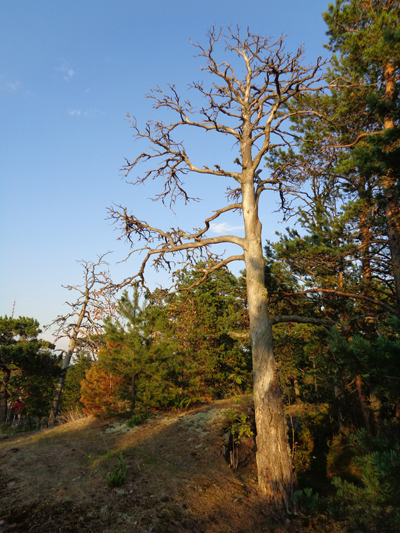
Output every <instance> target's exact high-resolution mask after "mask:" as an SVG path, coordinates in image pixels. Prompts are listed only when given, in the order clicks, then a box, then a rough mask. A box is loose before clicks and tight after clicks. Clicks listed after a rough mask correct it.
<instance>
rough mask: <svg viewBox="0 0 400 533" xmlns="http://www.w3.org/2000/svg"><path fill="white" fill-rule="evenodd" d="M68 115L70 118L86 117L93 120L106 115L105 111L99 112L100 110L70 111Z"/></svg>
mask: <svg viewBox="0 0 400 533" xmlns="http://www.w3.org/2000/svg"><path fill="white" fill-rule="evenodd" d="M68 115H69V116H70V117H86V118H92V117H96V116H99V115H105V113H104V111H99V110H98V109H87V110H86V111H83V110H82V109H69V110H68Z"/></svg>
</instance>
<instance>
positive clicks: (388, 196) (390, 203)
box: [383, 62, 400, 306]
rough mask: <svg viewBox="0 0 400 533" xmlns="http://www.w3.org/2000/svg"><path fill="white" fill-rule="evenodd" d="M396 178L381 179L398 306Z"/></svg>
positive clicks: (390, 88)
mask: <svg viewBox="0 0 400 533" xmlns="http://www.w3.org/2000/svg"><path fill="white" fill-rule="evenodd" d="M394 72H395V69H394V66H393V64H392V63H390V62H389V63H388V64H387V65H386V66H385V71H384V79H385V99H386V100H387V101H388V103H392V102H393V98H394V89H395V79H394ZM394 126H395V124H394V120H393V118H392V116H391V115H390V114H388V115H387V116H386V117H385V121H384V128H385V130H388V129H391V128H394ZM396 189H397V187H396V180H395V178H394V177H393V176H391V175H390V174H389V175H387V176H385V177H384V179H383V192H384V195H385V215H386V226H387V235H388V241H389V248H390V255H391V260H392V272H393V276H394V281H395V290H396V299H397V305H398V306H400V206H399V198H398V193H396Z"/></svg>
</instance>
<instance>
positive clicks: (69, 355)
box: [49, 336, 76, 426]
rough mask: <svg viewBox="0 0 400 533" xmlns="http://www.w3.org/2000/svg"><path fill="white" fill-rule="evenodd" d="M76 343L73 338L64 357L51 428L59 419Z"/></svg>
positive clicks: (50, 423)
mask: <svg viewBox="0 0 400 533" xmlns="http://www.w3.org/2000/svg"><path fill="white" fill-rule="evenodd" d="M75 343H76V337H75V336H73V337H71V339H70V341H69V345H68V351H67V353H66V355H65V357H64V360H63V363H62V367H61V376H60V379H59V380H58V383H57V388H56V392H55V393H54V398H53V408H52V410H51V413H50V417H49V426H54V422H55V420H56V418H57V415H58V409H59V407H60V400H61V394H62V391H63V388H64V383H65V380H66V379H67V372H68V368H69V365H70V363H71V359H72V354H73V353H74V350H75Z"/></svg>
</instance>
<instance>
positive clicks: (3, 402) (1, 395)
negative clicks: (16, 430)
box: [0, 365, 11, 425]
mask: <svg viewBox="0 0 400 533" xmlns="http://www.w3.org/2000/svg"><path fill="white" fill-rule="evenodd" d="M0 369H1V370H2V372H3V379H2V380H1V381H0V425H3V424H6V423H7V400H8V390H7V385H8V382H9V381H10V375H11V370H10V369H9V368H7V367H6V366H5V365H1V367H0Z"/></svg>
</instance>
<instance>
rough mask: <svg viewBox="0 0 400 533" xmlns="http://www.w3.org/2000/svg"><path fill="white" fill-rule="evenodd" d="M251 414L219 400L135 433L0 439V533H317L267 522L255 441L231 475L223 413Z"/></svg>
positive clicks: (78, 424)
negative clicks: (118, 476)
mask: <svg viewBox="0 0 400 533" xmlns="http://www.w3.org/2000/svg"><path fill="white" fill-rule="evenodd" d="M249 409H250V400H249V399H247V398H242V399H241V400H240V401H239V402H238V401H233V400H222V401H218V402H214V403H212V404H209V405H206V406H202V407H199V408H195V409H191V410H189V411H181V412H160V413H158V414H157V415H155V416H154V417H153V418H152V419H150V420H148V421H147V422H145V423H144V424H141V425H139V426H137V427H135V428H132V429H130V428H129V427H128V426H127V425H126V424H125V423H124V422H123V421H121V420H117V419H112V420H100V419H97V418H93V417H89V418H84V419H81V420H78V421H75V422H71V423H69V424H65V425H62V426H60V427H57V428H55V429H51V430H46V431H42V432H39V433H30V434H19V435H13V436H9V435H3V436H0V498H1V500H0V502H1V503H0V533H2V532H5V531H7V532H11V531H13V532H14V531H15V532H16V531H27V532H30V531H33V532H37V533H39V532H40V533H46V532H52V533H53V532H68V531H93V532H116V531H118V532H138V533H142V532H143V533H144V532H149V533H150V532H154V533H175V532H177V533H179V532H199V533H202V532H204V533H217V532H218V533H228V532H238V533H239V532H242V533H257V532H262V531H270V532H275V533H279V532H281V533H283V532H288V531H291V532H296V531H299V532H301V531H317V530H318V531H319V528H318V527H314V526H312V525H307V526H306V525H305V524H304V523H302V522H301V521H300V520H299V519H291V520H290V521H289V520H288V519H284V520H283V521H282V519H278V518H277V517H274V515H273V514H271V512H270V510H269V509H268V507H267V506H266V505H265V503H264V501H263V499H262V498H260V497H259V495H258V493H257V479H256V469H255V449H254V448H255V447H254V441H253V439H252V438H249V439H246V440H245V441H244V442H243V443H242V445H241V449H240V452H239V468H238V470H237V471H235V472H233V471H232V469H231V468H230V467H229V464H228V463H227V461H226V458H225V451H226V445H227V435H228V434H227V426H228V423H229V422H228V416H227V411H228V410H231V411H242V412H245V413H248V412H249ZM120 452H122V454H123V458H124V460H125V462H126V464H127V466H128V470H127V476H126V481H125V483H124V484H123V485H122V486H121V487H120V488H111V487H109V485H108V482H107V474H108V473H109V472H111V470H112V469H113V468H115V467H117V465H118V461H119V458H120ZM320 531H329V528H328V526H327V525H326V524H324V525H322V524H321V530H320Z"/></svg>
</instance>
